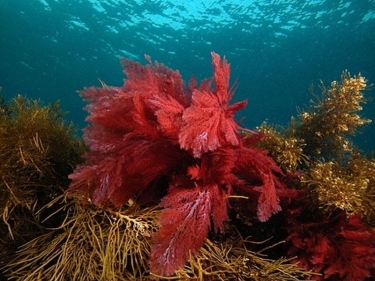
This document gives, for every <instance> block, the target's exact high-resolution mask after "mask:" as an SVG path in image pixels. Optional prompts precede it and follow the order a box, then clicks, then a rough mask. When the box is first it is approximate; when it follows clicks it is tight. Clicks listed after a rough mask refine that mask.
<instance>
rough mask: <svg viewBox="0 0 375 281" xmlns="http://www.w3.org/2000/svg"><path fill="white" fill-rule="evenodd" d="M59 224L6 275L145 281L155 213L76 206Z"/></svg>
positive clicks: (26, 248)
mask: <svg viewBox="0 0 375 281" xmlns="http://www.w3.org/2000/svg"><path fill="white" fill-rule="evenodd" d="M63 208H64V209H65V210H66V214H67V215H66V217H65V219H64V221H63V223H62V224H61V225H60V226H58V227H56V228H54V229H53V230H51V231H49V232H48V233H46V234H44V235H43V236H40V237H37V238H35V239H33V240H31V241H29V242H28V243H26V244H25V245H23V246H22V247H21V248H20V250H19V251H18V252H17V253H16V254H15V255H14V260H13V261H12V262H11V263H10V264H9V265H8V266H7V269H6V270H5V273H6V274H7V275H9V276H10V279H12V280H13V279H15V280H23V281H28V280H30V281H31V280H54V281H58V280H61V281H62V280H72V281H73V280H83V281H84V280H87V281H89V280H90V281H92V280H103V281H104V280H124V281H125V280H126V281H131V280H146V276H147V275H148V272H147V268H148V265H147V258H148V256H149V252H150V241H151V239H150V237H151V235H152V234H153V233H154V232H155V231H156V230H157V228H158V217H159V213H160V210H158V209H157V208H155V207H146V208H140V207H139V206H137V205H135V204H134V205H132V206H130V207H127V208H124V209H123V210H118V211H111V210H110V209H101V208H98V207H96V206H94V205H91V204H90V205H83V204H82V202H80V201H76V200H70V201H68V202H67V203H66V204H65V205H64V207H63Z"/></svg>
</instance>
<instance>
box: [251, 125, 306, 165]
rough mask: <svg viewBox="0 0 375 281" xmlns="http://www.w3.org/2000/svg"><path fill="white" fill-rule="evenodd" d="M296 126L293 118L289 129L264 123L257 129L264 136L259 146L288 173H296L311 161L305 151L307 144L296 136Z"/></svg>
mask: <svg viewBox="0 0 375 281" xmlns="http://www.w3.org/2000/svg"><path fill="white" fill-rule="evenodd" d="M295 126H296V124H295V119H294V118H292V121H291V123H290V126H289V127H288V128H283V127H280V126H272V125H270V124H268V123H267V122H263V123H262V124H261V125H260V126H259V127H258V128H257V130H258V131H259V132H261V133H262V134H264V136H263V138H262V139H261V140H260V142H259V143H258V145H259V146H260V147H262V148H266V149H267V150H268V151H269V154H270V155H271V157H272V158H273V159H275V161H276V162H277V163H278V164H279V166H280V167H281V168H282V169H284V171H288V172H295V171H296V170H297V169H298V168H299V167H300V166H301V165H306V164H307V163H308V161H309V159H308V157H307V156H306V155H305V154H304V151H303V148H304V146H305V145H306V144H305V142H304V140H303V139H301V138H299V137H297V136H296V133H295Z"/></svg>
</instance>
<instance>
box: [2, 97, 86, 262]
mask: <svg viewBox="0 0 375 281" xmlns="http://www.w3.org/2000/svg"><path fill="white" fill-rule="evenodd" d="M63 116H64V112H62V111H61V109H60V108H59V104H58V102H56V103H53V104H49V105H46V106H44V105H42V104H41V102H40V101H37V100H30V99H27V98H26V97H24V96H21V95H19V96H17V97H15V98H13V99H12V100H11V101H9V102H8V103H5V101H4V100H1V104H0V214H1V218H2V220H1V221H0V250H1V251H0V264H2V265H3V264H6V263H7V261H8V260H9V259H10V258H11V256H12V254H13V252H14V251H16V249H17V247H18V246H20V245H21V244H23V243H26V242H27V241H29V240H30V239H32V238H34V237H37V236H39V235H41V234H44V233H45V232H46V229H45V227H53V226H54V225H55V223H57V224H58V222H51V221H48V222H46V223H42V221H43V220H44V219H45V218H46V216H48V214H47V213H40V212H39V211H40V210H41V209H42V208H43V207H44V206H45V205H48V204H51V202H53V201H54V200H56V198H58V197H59V196H61V195H63V194H64V190H65V189H66V187H67V186H68V184H69V181H68V178H67V177H68V175H69V174H70V173H71V172H72V171H73V167H74V166H76V164H77V163H78V162H80V161H81V155H82V153H83V151H84V150H85V147H84V144H83V142H82V140H81V139H80V138H78V137H76V136H74V132H75V128H74V127H73V125H72V124H67V123H66V122H65V121H64V120H63V119H62V117H63Z"/></svg>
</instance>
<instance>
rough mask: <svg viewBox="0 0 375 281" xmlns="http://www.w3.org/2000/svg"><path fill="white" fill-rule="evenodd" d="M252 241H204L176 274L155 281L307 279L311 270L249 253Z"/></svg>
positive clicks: (281, 260)
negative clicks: (195, 254) (197, 251)
mask: <svg viewBox="0 0 375 281" xmlns="http://www.w3.org/2000/svg"><path fill="white" fill-rule="evenodd" d="M252 243H254V242H252V241H248V240H244V239H243V238H242V237H241V236H239V235H237V234H235V235H232V236H231V237H229V238H228V239H226V240H225V241H223V242H221V243H219V242H214V241H211V240H209V239H206V241H205V243H204V245H203V247H202V248H201V249H200V251H199V254H198V255H197V256H193V255H191V256H190V259H189V260H188V262H187V264H186V265H185V267H183V268H180V269H178V270H177V271H176V275H175V276H173V277H168V278H156V280H159V281H162V280H186V281H187V280H195V281H218V280H220V281H227V280H233V281H234V280H236V281H248V280H249V281H267V280H275V281H298V280H308V277H309V276H311V275H314V274H313V273H312V272H311V271H306V270H304V269H302V268H299V267H298V265H297V264H294V263H291V259H287V258H280V259H278V260H273V259H269V258H267V256H266V255H264V254H262V252H263V251H264V250H265V248H264V249H263V250H261V251H258V252H254V251H251V250H249V245H251V244H252Z"/></svg>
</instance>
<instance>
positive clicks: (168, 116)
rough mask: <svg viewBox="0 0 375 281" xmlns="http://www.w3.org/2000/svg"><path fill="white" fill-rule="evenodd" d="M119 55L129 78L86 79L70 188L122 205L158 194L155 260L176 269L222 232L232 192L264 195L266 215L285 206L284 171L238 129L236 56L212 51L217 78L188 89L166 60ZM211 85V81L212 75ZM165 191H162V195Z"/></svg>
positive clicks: (261, 204)
mask: <svg viewBox="0 0 375 281" xmlns="http://www.w3.org/2000/svg"><path fill="white" fill-rule="evenodd" d="M147 59H148V60H149V65H147V66H142V65H140V64H138V63H135V62H133V61H129V60H124V59H123V60H122V65H123V67H124V72H125V74H126V75H127V77H128V79H127V80H126V81H125V83H124V86H123V87H109V86H106V85H103V88H87V89H85V90H83V91H82V92H81V95H82V97H83V98H84V99H85V100H87V101H88V102H89V104H88V105H87V107H86V109H87V110H88V112H89V116H88V117H87V121H89V122H90V125H89V126H88V127H87V128H86V129H85V131H84V139H85V142H86V144H87V145H88V146H89V148H90V150H89V152H88V153H87V154H86V155H85V163H83V164H80V165H79V166H78V167H77V168H76V170H75V171H74V173H73V174H72V175H70V178H71V179H72V183H71V185H70V188H69V190H68V194H69V195H70V196H78V197H83V198H84V200H87V201H92V202H93V203H94V204H96V205H99V206H105V205H112V206H115V207H119V206H121V205H122V204H125V203H126V202H127V201H128V200H129V199H133V198H134V199H135V200H136V202H145V201H147V200H152V198H151V197H153V196H154V194H158V195H159V198H162V199H161V203H160V207H162V208H163V209H162V212H161V215H160V223H161V228H160V229H159V230H158V232H156V234H155V235H153V244H152V248H151V256H150V270H151V272H152V273H153V274H156V275H171V274H173V272H174V271H175V270H176V269H178V268H179V267H182V266H183V265H184V264H185V263H186V261H187V260H188V259H189V256H190V255H191V254H193V255H195V254H197V253H198V251H199V249H200V248H201V247H202V245H203V243H204V241H205V239H206V237H207V236H208V233H209V230H210V229H211V230H213V231H214V232H216V233H218V232H221V233H224V232H225V230H224V222H225V221H228V220H229V217H228V207H229V205H228V200H229V198H231V197H232V196H236V195H238V194H240V196H243V197H244V198H251V199H250V200H253V201H258V205H257V207H256V209H257V216H258V219H259V220H260V221H266V220H268V219H269V217H270V216H271V215H272V214H274V213H277V212H278V211H280V210H281V207H280V205H279V196H278V193H279V192H281V191H282V192H286V191H285V190H286V187H285V186H284V184H283V182H282V180H281V178H282V177H283V171H282V170H281V169H280V168H279V167H278V166H277V165H276V163H275V162H274V161H273V159H272V158H271V157H269V156H268V155H267V152H266V151H264V150H262V149H259V148H256V147H255V145H254V143H255V142H256V138H253V137H252V136H251V134H250V135H249V134H245V133H241V130H242V131H244V132H245V131H246V130H244V129H241V128H240V127H239V126H238V125H237V124H236V123H235V121H234V120H233V117H234V113H235V112H236V111H238V110H240V109H242V108H244V106H245V105H246V102H244V101H242V102H238V103H235V104H233V105H229V101H230V99H231V97H232V95H233V92H232V90H231V89H230V88H229V72H230V68H229V64H228V63H227V62H226V60H225V59H224V60H221V59H220V57H219V56H218V55H217V54H215V53H212V59H213V72H214V74H213V79H212V80H205V81H203V82H202V84H201V85H200V86H197V83H196V82H195V80H192V81H191V82H190V84H189V87H188V88H187V89H185V88H184V84H183V81H182V79H181V77H180V74H179V73H178V72H177V71H172V70H170V69H169V68H167V67H165V66H164V65H162V64H159V63H152V62H151V60H150V59H149V58H147ZM212 82H213V84H214V87H213V88H212V87H211V84H212ZM156 199H158V198H156Z"/></svg>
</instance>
